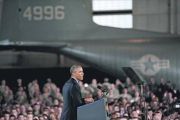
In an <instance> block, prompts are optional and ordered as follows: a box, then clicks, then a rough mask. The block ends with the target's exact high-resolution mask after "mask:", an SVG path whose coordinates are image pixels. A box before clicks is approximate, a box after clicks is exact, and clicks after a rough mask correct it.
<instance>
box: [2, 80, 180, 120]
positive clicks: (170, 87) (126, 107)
mask: <svg viewBox="0 0 180 120" xmlns="http://www.w3.org/2000/svg"><path fill="white" fill-rule="evenodd" d="M79 85H80V88H81V94H82V97H83V98H86V97H93V98H94V100H98V99H101V98H102V96H103V93H102V91H101V90H99V89H98V86H101V87H102V88H103V89H104V90H105V91H106V92H107V93H108V94H107V96H105V97H106V98H107V100H108V103H109V104H108V107H109V112H108V114H109V117H110V120H128V119H132V120H144V119H148V120H170V119H173V120H174V119H175V120H179V117H180V101H179V99H180V98H179V97H180V92H179V90H178V89H177V88H176V85H175V84H171V82H170V81H165V80H164V79H163V78H162V79H161V80H160V84H157V83H156V79H155V77H151V78H150V83H149V84H146V85H145V86H144V89H143V88H142V86H139V85H136V84H134V83H133V82H132V81H131V80H130V78H128V77H127V78H126V81H125V82H124V83H123V82H121V80H119V79H117V80H116V81H115V83H111V82H110V81H109V79H108V78H105V79H104V82H103V83H100V82H98V81H97V80H96V79H93V80H92V83H90V84H87V83H83V82H82V81H81V82H79ZM40 87H41V86H40ZM40 87H39V85H38V81H37V80H36V79H35V80H33V81H32V82H30V83H29V84H28V86H27V87H26V86H23V84H22V79H17V85H16V86H15V87H14V88H12V89H10V88H9V87H8V86H7V85H6V80H2V81H1V86H0V116H1V117H0V119H1V120H17V119H19V120H32V119H34V120H35V119H37V120H48V119H53V120H57V119H58V120H60V116H61V112H62V108H63V96H62V94H61V91H60V88H58V87H57V86H56V84H54V83H53V82H52V81H51V79H50V78H48V79H47V83H46V84H45V85H44V86H43V88H42V90H43V92H41V90H40ZM13 92H14V93H13Z"/></svg>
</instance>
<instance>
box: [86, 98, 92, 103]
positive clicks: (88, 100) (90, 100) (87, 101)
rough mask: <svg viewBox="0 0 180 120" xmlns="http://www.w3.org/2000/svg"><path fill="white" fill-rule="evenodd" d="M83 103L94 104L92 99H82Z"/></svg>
mask: <svg viewBox="0 0 180 120" xmlns="http://www.w3.org/2000/svg"><path fill="white" fill-rule="evenodd" d="M84 101H85V103H90V102H94V99H93V98H85V99H84Z"/></svg>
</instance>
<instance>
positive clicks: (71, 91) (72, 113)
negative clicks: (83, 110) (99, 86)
mask: <svg viewBox="0 0 180 120" xmlns="http://www.w3.org/2000/svg"><path fill="white" fill-rule="evenodd" d="M63 101H64V106H63V110H62V114H61V120H77V107H78V106H80V105H83V104H84V100H83V99H82V97H81V90H80V86H79V84H78V83H77V81H76V80H75V79H74V78H70V79H69V80H68V81H67V82H66V83H65V85H64V87H63Z"/></svg>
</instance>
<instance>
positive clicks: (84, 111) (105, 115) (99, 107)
mask: <svg viewBox="0 0 180 120" xmlns="http://www.w3.org/2000/svg"><path fill="white" fill-rule="evenodd" d="M77 120H109V110H108V102H107V98H102V99H100V100H97V101H95V102H93V103H89V104H86V105H83V106H80V107H78V108H77Z"/></svg>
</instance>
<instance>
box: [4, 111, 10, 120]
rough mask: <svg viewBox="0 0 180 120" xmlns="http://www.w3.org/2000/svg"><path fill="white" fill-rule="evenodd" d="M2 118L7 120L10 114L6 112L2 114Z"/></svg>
mask: <svg viewBox="0 0 180 120" xmlns="http://www.w3.org/2000/svg"><path fill="white" fill-rule="evenodd" d="M4 118H5V120H9V118H10V113H9V112H8V111H6V112H5V113H4Z"/></svg>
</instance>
